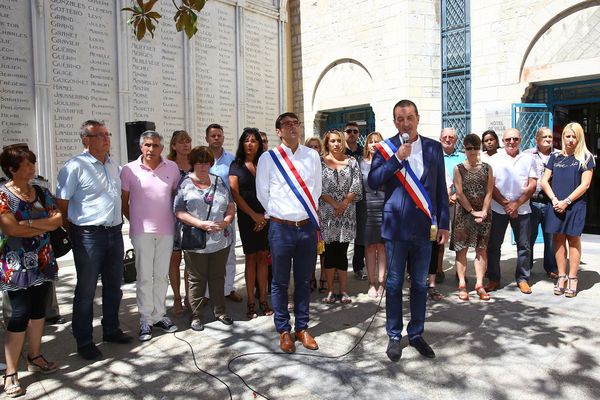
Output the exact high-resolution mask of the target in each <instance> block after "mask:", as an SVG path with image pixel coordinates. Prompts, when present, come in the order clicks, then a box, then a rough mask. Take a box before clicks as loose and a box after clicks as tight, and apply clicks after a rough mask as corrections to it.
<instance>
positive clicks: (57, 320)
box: [46, 315, 67, 325]
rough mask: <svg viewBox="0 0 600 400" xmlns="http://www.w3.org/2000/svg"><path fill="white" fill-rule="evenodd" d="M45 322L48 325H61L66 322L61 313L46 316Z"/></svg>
mask: <svg viewBox="0 0 600 400" xmlns="http://www.w3.org/2000/svg"><path fill="white" fill-rule="evenodd" d="M46 322H47V323H48V325H62V324H64V323H66V322H67V320H66V319H65V317H63V316H62V315H57V316H56V317H51V318H46Z"/></svg>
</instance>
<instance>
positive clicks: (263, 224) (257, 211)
mask: <svg viewBox="0 0 600 400" xmlns="http://www.w3.org/2000/svg"><path fill="white" fill-rule="evenodd" d="M262 153H263V141H262V137H261V136H260V132H259V131H258V129H256V128H244V131H243V132H242V135H241V136H240V139H239V142H238V148H237V151H236V153H235V160H234V161H233V163H232V164H231V166H230V167H229V187H230V189H231V195H232V196H233V200H234V201H235V204H237V210H238V228H239V231H240V238H241V239H242V248H243V250H244V255H245V256H246V267H245V270H244V276H245V278H246V293H247V294H248V311H247V313H246V316H247V317H248V319H253V318H256V317H257V316H258V314H257V313H256V305H255V298H254V292H255V288H256V286H258V293H259V299H258V301H259V306H260V309H261V311H262V312H263V314H264V315H272V314H273V310H271V307H269V303H268V302H267V285H268V283H267V280H268V278H269V270H268V266H267V265H268V264H267V255H268V248H269V242H268V238H267V232H268V229H267V220H266V219H265V209H264V208H263V206H262V205H261V204H260V202H259V201H258V199H257V198H256V164H257V163H258V158H259V157H260V156H261V155H262Z"/></svg>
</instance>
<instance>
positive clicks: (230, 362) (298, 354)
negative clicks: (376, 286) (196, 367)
mask: <svg viewBox="0 0 600 400" xmlns="http://www.w3.org/2000/svg"><path fill="white" fill-rule="evenodd" d="M382 300H383V296H382V297H380V299H379V303H377V309H376V310H375V312H374V313H373V316H372V317H371V321H369V325H367V328H366V329H365V331H364V333H363V334H362V336H361V337H360V338H359V339H358V340H357V341H356V343H355V344H354V345H353V346H352V347H351V348H350V350H348V351H346V352H345V353H343V354H340V355H337V356H325V355H321V354H307V353H284V352H282V351H257V352H254V353H243V354H240V355H238V356H235V357H233V358H232V359H231V360H229V362H228V363H227V369H228V370H229V372H231V373H232V374H233V375H235V376H237V377H238V378H239V379H240V380H241V381H242V383H243V384H244V386H246V387H247V388H248V389H249V390H251V391H252V393H253V394H254V396H255V397H256V396H260V397H262V398H263V399H266V400H270V398H269V397H267V396H266V395H264V394H262V393H260V392H259V391H257V390H255V389H254V388H252V387H251V386H250V385H249V384H248V383H247V382H246V380H244V378H242V376H240V375H239V374H238V373H236V372H235V371H234V370H233V369H232V368H231V364H232V363H233V362H234V361H235V360H237V359H239V358H242V357H249V356H255V355H273V354H282V355H287V356H290V357H294V356H296V357H313V358H323V359H329V360H333V359H338V358H342V357H345V356H347V355H348V354H350V353H351V352H353V351H354V350H355V349H356V348H357V347H358V345H359V344H360V343H361V342H362V341H363V339H364V338H365V336H366V335H367V332H369V329H370V328H371V326H372V325H373V321H375V317H376V316H377V313H379V310H380V309H381V302H382ZM190 347H191V346H190ZM192 351H193V350H192ZM217 379H218V378H217ZM219 381H221V380H220V379H219ZM221 382H222V381H221ZM230 393H231V392H230Z"/></svg>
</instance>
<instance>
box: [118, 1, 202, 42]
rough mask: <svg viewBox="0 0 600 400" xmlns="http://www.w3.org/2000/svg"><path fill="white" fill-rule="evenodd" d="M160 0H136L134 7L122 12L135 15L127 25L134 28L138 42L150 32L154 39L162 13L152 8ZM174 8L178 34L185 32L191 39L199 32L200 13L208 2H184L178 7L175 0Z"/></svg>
mask: <svg viewBox="0 0 600 400" xmlns="http://www.w3.org/2000/svg"><path fill="white" fill-rule="evenodd" d="M157 1H158V0H148V1H147V2H145V3H144V0H135V4H134V5H133V7H125V8H123V9H121V11H127V12H130V13H132V14H133V15H132V16H131V17H130V18H129V19H128V20H127V23H128V24H130V25H131V26H132V27H133V33H134V35H135V37H136V38H137V40H142V39H143V38H144V36H146V33H147V32H150V35H151V36H152V38H154V30H155V29H156V25H157V24H158V19H159V18H161V17H162V15H160V13H158V12H156V11H152V8H153V7H154V5H155V4H156V2H157ZM171 1H172V3H173V6H175V8H176V9H177V12H176V13H175V16H174V17H173V20H174V21H175V29H177V32H181V31H184V32H185V34H186V35H187V37H188V38H189V39H191V38H192V36H194V35H195V34H196V32H198V13H199V12H200V11H201V10H202V8H204V6H205V5H206V0H182V1H181V5H180V6H178V5H177V3H175V0H171Z"/></svg>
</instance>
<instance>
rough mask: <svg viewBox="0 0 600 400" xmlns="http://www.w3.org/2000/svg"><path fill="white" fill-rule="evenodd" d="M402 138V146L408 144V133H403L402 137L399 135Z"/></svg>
mask: <svg viewBox="0 0 600 400" xmlns="http://www.w3.org/2000/svg"><path fill="white" fill-rule="evenodd" d="M400 136H401V137H402V144H404V143H406V142H408V139H409V136H408V133H406V132H404V133H403V134H402V135H400Z"/></svg>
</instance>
